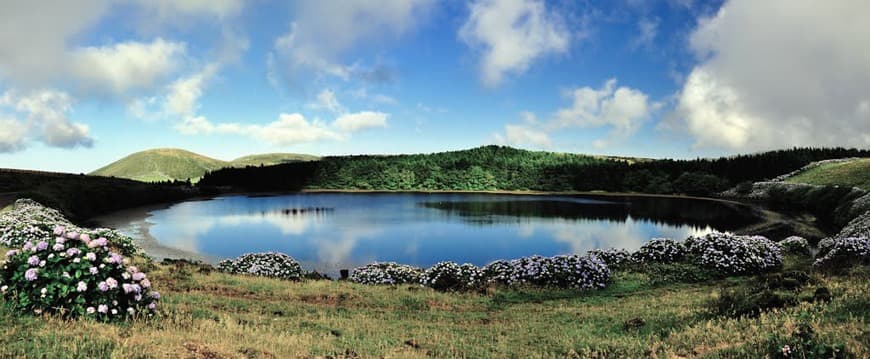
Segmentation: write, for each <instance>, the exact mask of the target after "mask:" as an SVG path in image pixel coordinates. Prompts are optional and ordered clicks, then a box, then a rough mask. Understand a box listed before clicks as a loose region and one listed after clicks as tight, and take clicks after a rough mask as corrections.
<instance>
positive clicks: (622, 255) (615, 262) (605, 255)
mask: <svg viewBox="0 0 870 359" xmlns="http://www.w3.org/2000/svg"><path fill="white" fill-rule="evenodd" d="M586 255H589V256H595V257H598V258H599V259H601V260H602V261H604V263H606V264H607V267H608V268H611V269H616V268H620V267H622V266H624V265H627V264H629V263H630V262H631V253H629V252H628V251H627V250H625V249H616V248H609V249H593V250H591V251H588V252H586Z"/></svg>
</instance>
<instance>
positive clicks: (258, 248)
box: [122, 194, 750, 274]
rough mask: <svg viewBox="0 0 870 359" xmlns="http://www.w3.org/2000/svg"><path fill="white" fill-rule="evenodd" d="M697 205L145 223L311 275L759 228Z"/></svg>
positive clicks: (444, 209) (511, 201) (287, 206)
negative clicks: (276, 256)
mask: <svg viewBox="0 0 870 359" xmlns="http://www.w3.org/2000/svg"><path fill="white" fill-rule="evenodd" d="M691 202H692V201H689V202H685V203H665V202H656V201H653V200H649V199H643V200H641V201H635V200H631V201H626V200H623V199H616V200H614V199H609V200H602V199H596V198H569V197H517V196H495V195H455V194H438V195H427V194H296V195H286V196H274V197H244V196H232V197H220V198H216V199H213V200H207V201H196V202H184V203H179V204H176V205H173V206H171V207H169V208H166V209H161V210H155V211H152V212H150V213H148V215H147V218H140V219H138V220H139V221H141V220H146V221H147V222H149V223H151V227H150V234H151V236H152V237H154V238H155V239H156V240H157V241H158V242H159V243H160V244H162V245H165V246H168V247H172V248H177V249H181V250H185V251H189V252H194V253H199V254H202V255H204V256H206V257H208V258H214V259H221V258H228V257H236V256H238V255H241V254H243V253H246V252H262V251H280V252H284V253H287V254H290V255H291V256H293V257H295V258H296V259H297V260H299V261H300V262H301V263H302V265H303V266H304V267H305V268H306V269H316V270H318V271H321V272H326V273H330V274H336V273H337V272H338V270H339V269H342V268H352V267H356V266H359V265H362V264H365V263H369V262H372V261H397V262H401V263H408V264H414V265H419V266H428V265H431V264H433V263H435V262H437V261H441V260H453V261H457V262H469V263H474V264H477V265H484V264H486V263H488V262H491V261H493V260H496V259H504V258H516V257H521V256H527V255H532V254H540V255H546V256H551V255H556V254H562V253H583V252H585V251H587V250H590V249H593V248H609V247H616V248H626V249H636V248H638V247H640V245H641V244H643V243H644V242H646V241H648V240H649V239H650V238H653V237H673V238H684V237H686V236H688V235H692V234H702V233H706V232H709V231H712V230H714V229H717V230H730V229H734V228H736V226H739V225H742V224H743V223H745V222H748V221H750V219H749V218H750V217H748V216H746V215H744V214H742V213H740V212H741V211H739V210H738V209H735V208H732V207H728V206H724V205H721V204H716V203H713V202H698V201H694V202H695V203H691ZM303 208H304V209H306V210H305V211H302V210H299V209H303ZM314 208H321V210H310V209H314ZM293 209H297V210H296V211H295V213H294V211H293ZM136 220H137V219H131V221H130V223H131V225H133V223H135V222H136ZM122 227H123V226H122ZM122 229H123V228H122Z"/></svg>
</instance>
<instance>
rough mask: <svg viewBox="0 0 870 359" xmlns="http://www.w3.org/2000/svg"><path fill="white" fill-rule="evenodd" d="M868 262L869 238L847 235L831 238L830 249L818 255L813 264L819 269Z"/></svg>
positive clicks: (865, 263) (838, 267)
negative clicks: (845, 236)
mask: <svg viewBox="0 0 870 359" xmlns="http://www.w3.org/2000/svg"><path fill="white" fill-rule="evenodd" d="M858 264H863V265H868V264H870V239H868V238H865V237H847V238H840V239H835V240H832V243H831V244H830V249H828V251H827V252H826V253H825V254H824V255H822V256H820V257H818V258H817V259H816V261H815V262H814V263H813V266H814V267H816V268H820V269H844V268H848V267H851V266H853V265H858Z"/></svg>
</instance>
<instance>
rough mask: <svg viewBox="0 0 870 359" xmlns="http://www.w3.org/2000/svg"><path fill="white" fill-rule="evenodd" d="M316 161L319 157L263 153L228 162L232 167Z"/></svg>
mask: <svg viewBox="0 0 870 359" xmlns="http://www.w3.org/2000/svg"><path fill="white" fill-rule="evenodd" d="M318 159H320V157H317V156H313V155H303V154H297V153H264V154H260V155H250V156H244V157H239V158H236V159H234V160H232V161H230V165H231V166H232V167H245V166H260V165H263V166H270V165H277V164H281V163H290V162H300V161H316V160H318Z"/></svg>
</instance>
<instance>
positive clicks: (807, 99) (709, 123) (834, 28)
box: [668, 0, 870, 151]
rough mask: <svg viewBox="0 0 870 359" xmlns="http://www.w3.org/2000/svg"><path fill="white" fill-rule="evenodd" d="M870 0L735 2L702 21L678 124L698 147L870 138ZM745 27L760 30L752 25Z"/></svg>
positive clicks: (863, 143) (864, 141)
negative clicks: (867, 108)
mask: <svg viewBox="0 0 870 359" xmlns="http://www.w3.org/2000/svg"><path fill="white" fill-rule="evenodd" d="M868 12H870V3H868V2H866V1H860V0H851V1H838V2H831V3H824V4H819V3H818V2H814V1H808V0H801V1H789V0H771V1H763V2H757V1H745V0H739V1H729V2H727V3H725V4H724V5H723V6H722V8H721V9H720V11H719V12H718V13H717V14H716V15H715V16H713V17H712V18H709V19H704V20H702V21H701V22H700V23H699V26H698V28H697V29H696V30H695V32H694V33H693V34H692V37H691V41H690V43H691V46H692V49H693V50H694V51H695V52H696V54H697V57H698V58H699V59H700V61H701V62H700V63H699V64H698V65H697V66H696V67H695V68H694V69H693V70H692V71H691V73H690V75H689V77H688V78H687V80H686V82H685V84H684V86H683V89H682V90H681V91H680V93H679V94H678V103H677V109H676V113H675V115H676V116H675V118H677V121H675V122H676V123H675V124H674V123H669V124H668V125H670V126H674V125H677V126H678V127H680V128H682V129H684V130H686V131H687V132H688V133H689V134H691V135H692V136H694V137H695V140H696V142H695V146H696V147H707V148H722V149H727V150H734V151H749V150H766V149H773V148H782V147H790V146H793V145H804V146H810V145H814V146H826V145H827V146H830V145H837V146H857V147H865V148H866V147H868V146H870V114H868V113H867V112H862V111H856V109H860V108H861V104H862V103H863V101H866V100H867V99H868V98H870V47H867V46H864V44H865V42H866V39H867V38H870V22H868V21H866V16H865V14H866V13H868ZM746 29H753V30H752V31H746Z"/></svg>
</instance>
